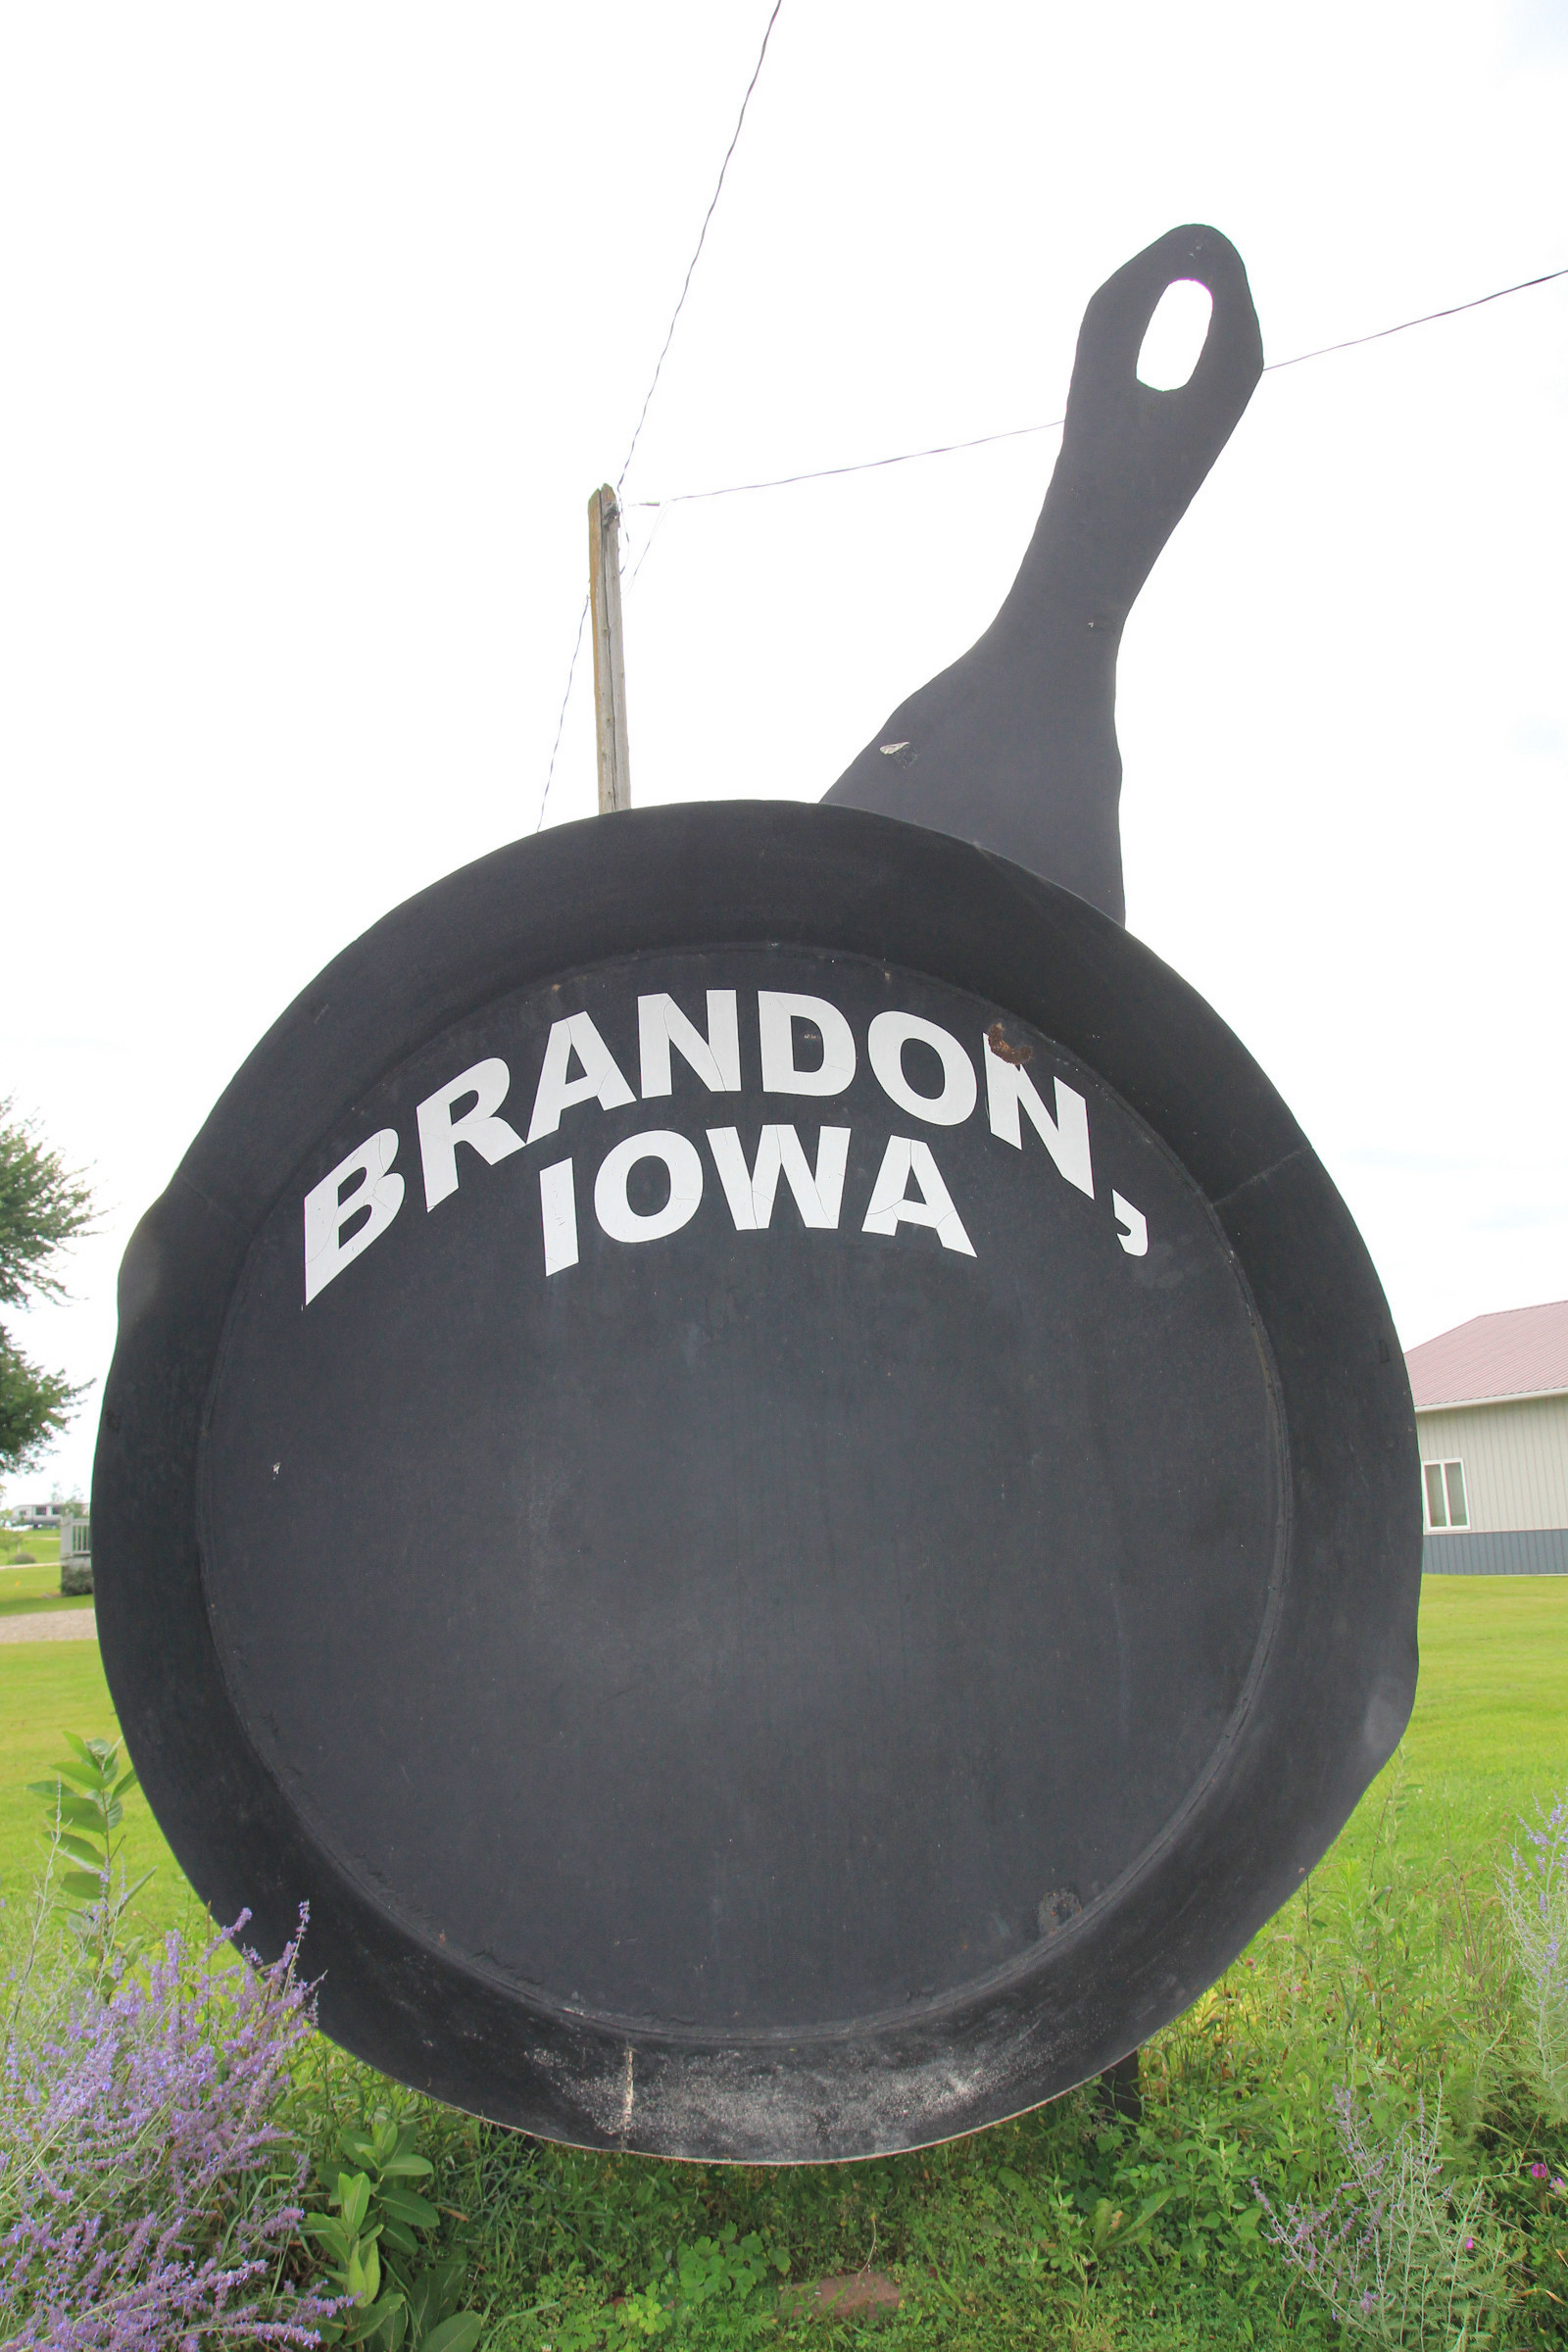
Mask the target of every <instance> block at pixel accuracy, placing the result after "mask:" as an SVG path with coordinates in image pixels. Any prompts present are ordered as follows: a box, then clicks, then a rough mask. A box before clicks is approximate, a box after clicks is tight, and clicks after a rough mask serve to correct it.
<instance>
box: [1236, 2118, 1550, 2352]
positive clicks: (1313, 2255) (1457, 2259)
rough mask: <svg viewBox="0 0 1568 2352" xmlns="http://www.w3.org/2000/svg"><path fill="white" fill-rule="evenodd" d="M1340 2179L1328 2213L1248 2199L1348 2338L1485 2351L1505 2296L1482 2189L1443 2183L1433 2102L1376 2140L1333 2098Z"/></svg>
mask: <svg viewBox="0 0 1568 2352" xmlns="http://www.w3.org/2000/svg"><path fill="white" fill-rule="evenodd" d="M1334 2111H1335V2133H1336V2137H1337V2139H1338V2141H1339V2149H1340V2155H1341V2159H1342V2163H1343V2168H1344V2171H1343V2178H1342V2179H1341V2180H1340V2183H1339V2185H1338V2187H1337V2188H1336V2189H1335V2191H1334V2193H1333V2195H1332V2196H1331V2197H1330V2198H1329V2200H1328V2202H1327V2204H1326V2205H1321V2206H1316V2205H1313V2204H1311V2203H1310V2202H1308V2203H1302V2204H1293V2205H1290V2206H1288V2207H1287V2208H1286V2209H1285V2211H1284V2212H1283V2213H1277V2212H1276V2211H1275V2209H1274V2207H1273V2205H1272V2204H1271V2203H1270V2201H1269V2199H1268V2196H1267V2195H1266V2193H1265V2192H1264V2190H1263V2189H1262V2188H1261V2187H1260V2186H1259V2185H1258V2184H1257V2182H1255V2181H1254V2182H1253V2184H1252V2185H1253V2190H1254V2193H1255V2195H1256V2197H1257V2200H1258V2203H1259V2204H1260V2205H1261V2206H1262V2207H1263V2210H1264V2214H1265V2216H1266V2219H1265V2222H1264V2235H1265V2236H1266V2237H1267V2238H1268V2239H1269V2240H1270V2242H1271V2243H1272V2244H1273V2245H1275V2246H1276V2247H1278V2249H1279V2251H1280V2253H1281V2254H1282V2255H1283V2256H1284V2258H1285V2260H1286V2262H1287V2263H1288V2264H1289V2266H1290V2268H1291V2269H1292V2270H1293V2271H1295V2272H1296V2273H1297V2275H1298V2276H1299V2278H1301V2279H1302V2280H1303V2281H1304V2282H1305V2283H1306V2284H1307V2285H1308V2286H1310V2287H1311V2288H1312V2289H1313V2291H1314V2292H1315V2293H1316V2294H1318V2295H1320V2296H1321V2297H1322V2299H1323V2301H1324V2302H1326V2303H1327V2305H1328V2307H1329V2309H1330V2310H1331V2311H1332V2313H1333V2314H1334V2317H1335V2318H1336V2319H1337V2320H1338V2321H1339V2322H1340V2325H1341V2326H1342V2327H1344V2329H1345V2331H1346V2333H1347V2334H1348V2335H1359V2336H1365V2337H1367V2338H1369V2339H1370V2340H1371V2341H1372V2342H1373V2343H1378V2344H1387V2345H1390V2346H1394V2345H1398V2346H1409V2347H1416V2346H1419V2347H1422V2352H1427V2348H1428V2347H1430V2352H1455V2348H1456V2347H1458V2346H1464V2347H1466V2352H1468V2347H1470V2346H1479V2345H1485V2344H1487V2343H1488V2342H1490V2340H1491V2338H1492V2334H1493V2331H1494V2329H1495V2325H1496V2322H1497V2318H1498V2315H1499V2312H1500V2310H1501V2307H1502V2303H1503V2299H1504V2295H1505V2292H1506V2269H1505V2260H1504V2253H1503V2248H1502V2245H1501V2241H1500V2237H1499V2233H1498V2231H1497V2229H1496V2227H1495V2217H1494V2215H1493V2212H1492V2209H1491V2205H1490V2202H1489V2200H1488V2197H1487V2192H1486V2187H1485V2185H1484V2183H1482V2182H1480V2181H1474V2182H1471V2183H1470V2184H1469V2185H1468V2187H1461V2186H1460V2185H1459V2184H1458V2183H1457V2182H1451V2181H1449V2180H1447V2179H1446V2164H1445V2159H1444V2156H1443V2152H1442V2145H1441V2142H1442V2108H1441V2101H1440V2102H1439V2103H1438V2104H1437V2105H1435V2107H1434V2110H1433V2114H1432V2119H1431V2121H1430V2123H1429V2122H1428V2120H1427V2113H1426V2107H1425V2103H1424V2102H1421V2103H1419V2104H1418V2108H1417V2113H1416V2117H1415V2120H1414V2121H1413V2122H1412V2123H1407V2124H1404V2125H1403V2126H1400V2127H1398V2128H1397V2129H1396V2130H1395V2131H1392V2132H1380V2131H1378V2130H1377V2128H1376V2127H1375V2125H1374V2124H1373V2122H1372V2119H1371V2118H1370V2117H1369V2116H1367V2115H1366V2114H1364V2113H1363V2112H1362V2111H1361V2110H1360V2108H1358V2106H1357V2104H1356V2102H1355V2099H1354V2098H1353V2096H1352V2094H1351V2093H1350V2092H1349V2091H1348V2090H1343V2089H1342V2090H1337V2091H1336V2092H1335V2094H1334Z"/></svg>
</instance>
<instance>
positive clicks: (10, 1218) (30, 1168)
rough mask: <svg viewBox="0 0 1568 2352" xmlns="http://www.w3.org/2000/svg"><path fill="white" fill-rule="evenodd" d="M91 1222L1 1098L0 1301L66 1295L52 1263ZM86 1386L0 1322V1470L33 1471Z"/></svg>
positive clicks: (54, 1155) (88, 1205)
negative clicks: (33, 1356)
mask: <svg viewBox="0 0 1568 2352" xmlns="http://www.w3.org/2000/svg"><path fill="white" fill-rule="evenodd" d="M91 1222H92V1200H91V1196H90V1195H89V1193H88V1191H87V1187H86V1186H85V1184H83V1183H82V1181H81V1179H80V1177H79V1176H76V1175H73V1173H72V1172H71V1171H70V1170H69V1169H68V1168H67V1167H66V1166H65V1164H64V1162H63V1161H62V1160H61V1158H60V1156H59V1153H58V1152H51V1151H50V1150H49V1148H48V1146H47V1145H46V1144H44V1143H41V1142H40V1141H39V1139H38V1137H37V1136H36V1135H34V1134H33V1133H32V1131H31V1129H30V1128H29V1127H28V1126H27V1125H26V1123H25V1121H24V1120H20V1119H14V1118H13V1116H12V1106H11V1103H9V1101H6V1102H0V1306H29V1305H31V1304H32V1302H33V1301H34V1300H35V1299H63V1298H64V1297H65V1285H64V1284H63V1283H62V1282H61V1280H60V1278H59V1276H58V1275H57V1274H54V1273H53V1272H51V1270H50V1269H51V1266H52V1264H53V1262H54V1260H55V1259H56V1257H57V1255H58V1253H59V1251H60V1250H63V1249H64V1247H65V1245H66V1244H67V1243H68V1242H70V1241H73V1240H74V1239H75V1237H76V1236H77V1235H78V1234H81V1233H85V1232H86V1231H87V1230H88V1228H89V1226H90V1224H91ZM84 1394H85V1391H84V1390H82V1389H79V1388H75V1389H73V1387H72V1385H71V1383H70V1382H69V1381H68V1380H67V1379H66V1378H65V1376H64V1374H63V1373H59V1372H45V1371H43V1370H41V1369H40V1367H39V1366H38V1365H37V1364H34V1363H31V1362H29V1361H28V1359H27V1357H26V1356H25V1355H24V1354H23V1353H22V1350H21V1349H20V1348H16V1347H14V1346H13V1345H12V1342H11V1335H10V1334H9V1332H7V1331H6V1330H5V1328H4V1327H3V1326H0V1474H9V1473H13V1472H16V1471H19V1470H31V1469H33V1468H35V1467H36V1465H37V1463H38V1461H39V1459H40V1458H41V1457H42V1455H43V1454H44V1453H46V1452H47V1451H48V1449H49V1446H51V1445H52V1444H53V1442H54V1440H55V1439H56V1438H57V1437H59V1436H60V1434H61V1433H62V1431H63V1430H65V1429H66V1428H67V1427H68V1426H69V1424H70V1421H71V1417H72V1414H73V1411H74V1410H75V1407H76V1405H77V1404H78V1403H79V1402H80V1400H81V1398H82V1397H83V1396H84Z"/></svg>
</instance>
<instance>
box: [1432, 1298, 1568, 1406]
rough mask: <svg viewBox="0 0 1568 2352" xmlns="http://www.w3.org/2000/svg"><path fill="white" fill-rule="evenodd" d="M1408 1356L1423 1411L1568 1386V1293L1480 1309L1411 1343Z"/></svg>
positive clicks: (1529, 1394) (1532, 1393)
mask: <svg viewBox="0 0 1568 2352" xmlns="http://www.w3.org/2000/svg"><path fill="white" fill-rule="evenodd" d="M1404 1361H1405V1366H1406V1369H1407V1370H1408V1372H1409V1375H1410V1393H1411V1395H1412V1396H1413V1397H1414V1398H1415V1401H1416V1409H1417V1410H1418V1411H1419V1410H1420V1409H1421V1408H1422V1407H1423V1406H1425V1405H1435V1404H1475V1403H1478V1402H1479V1401H1480V1400H1481V1399H1482V1398H1483V1397H1532V1396H1539V1395H1540V1394H1541V1392H1542V1391H1543V1390H1544V1389H1568V1299H1557V1300H1556V1301H1555V1302H1554V1303H1553V1304H1552V1305H1550V1306H1515V1307H1510V1308H1509V1309H1507V1310H1506V1311H1505V1312H1504V1313H1502V1314H1500V1315H1475V1316H1473V1317H1472V1318H1471V1320H1470V1321H1469V1322H1468V1323H1461V1324H1460V1325H1459V1326H1458V1328H1457V1329H1456V1330H1454V1331H1445V1332H1440V1333H1439V1335H1438V1337H1437V1338H1436V1339H1435V1340H1426V1341H1424V1342H1423V1343H1422V1345H1421V1346H1420V1347H1419V1348H1410V1349H1409V1350H1408V1351H1407V1353H1406V1355H1405V1359H1404Z"/></svg>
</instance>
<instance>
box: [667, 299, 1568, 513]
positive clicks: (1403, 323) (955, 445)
mask: <svg viewBox="0 0 1568 2352" xmlns="http://www.w3.org/2000/svg"><path fill="white" fill-rule="evenodd" d="M1559 277H1568V269H1563V270H1547V271H1546V272H1545V274H1544V276H1542V277H1525V278H1521V279H1520V281H1519V283H1518V284H1517V285H1514V286H1498V287H1497V288H1496V290H1495V292H1494V293H1491V294H1478V295H1476V297H1475V298H1474V300H1473V301H1471V302H1455V303H1452V304H1450V305H1449V307H1448V308H1447V309H1446V311H1427V312H1424V313H1423V315H1422V316H1421V317H1420V318H1419V319H1400V320H1399V322H1398V324H1397V326H1380V327H1378V328H1377V329H1376V330H1375V331H1374V332H1373V333H1372V334H1370V335H1350V336H1348V337H1347V339H1346V340H1345V341H1344V342H1343V343H1322V344H1319V346H1318V347H1317V349H1316V350H1315V351H1299V352H1297V353H1296V354H1295V355H1294V356H1293V357H1292V358H1291V359H1288V360H1270V361H1269V363H1268V365H1267V367H1266V368H1264V369H1263V373H1264V374H1265V375H1275V374H1277V373H1278V372H1279V370H1280V369H1281V368H1299V367H1301V366H1303V365H1304V363H1305V362H1306V361H1308V360H1324V359H1327V358H1329V357H1330V355H1331V354H1332V353H1334V352H1337V351H1355V350H1357V349H1358V348H1359V347H1360V345H1361V344H1363V343H1381V342H1383V341H1384V340H1385V338H1386V337H1388V336H1389V335H1403V334H1407V333H1408V332H1409V330H1410V328H1411V327H1412V326H1431V325H1432V324H1433V323H1434V322H1435V321H1436V320H1437V319H1457V318H1458V317H1459V315H1460V313H1461V312H1463V311H1479V310H1482V309H1484V308H1485V306H1486V305H1487V304H1488V303H1489V302H1501V301H1502V300H1503V298H1504V296H1506V295H1509V294H1526V293H1528V292H1529V291H1530V289H1531V288H1532V287H1533V286H1549V285H1550V284H1551V283H1552V282H1553V280H1554V279H1556V278H1559ZM1064 422H1065V419H1064V418H1063V417H1053V418H1052V419H1051V421H1050V422H1049V423H1048V424H1014V425H1010V426H1009V427H1008V428H1007V430H1006V431H1005V432H1001V433H979V434H977V435H976V437H975V438H974V440H972V441H942V442H939V443H938V444H937V445H936V446H935V447H934V448H932V449H904V450H900V451H899V452H898V454H897V455H896V456H894V457H891V458H862V459H860V460H859V462H858V464H856V465H853V466H821V467H819V468H818V469H817V470H816V471H814V472H811V473H781V474H777V475H775V476H773V477H772V478H771V479H769V480H767V481H761V482H726V483H724V484H723V485H722V486H721V487H720V488H718V489H716V490H677V491H675V492H674V493H673V494H672V495H671V496H670V497H668V498H636V499H631V500H629V501H628V504H629V505H631V506H634V507H687V506H692V505H694V504H696V503H697V502H698V501H699V500H701V499H709V498H742V497H745V496H746V495H747V494H748V493H749V492H751V491H753V490H789V489H793V488H794V486H795V484H796V483H797V482H828V481H833V480H835V479H836V478H837V477H838V476H839V475H840V474H846V473H875V472H877V471H878V470H879V468H880V467H882V466H912V465H913V464H914V463H915V461H916V460H917V459H920V458H948V457H952V456H954V455H955V454H956V452H957V451H959V450H963V449H986V448H988V447H989V446H990V445H991V443H992V442H995V441H1021V440H1023V439H1024V438H1025V437H1026V436H1027V435H1028V434H1030V433H1054V432H1056V431H1059V429H1060V427H1061V425H1062V424H1063V423H1064ZM644 552H645V553H646V550H645V551H644Z"/></svg>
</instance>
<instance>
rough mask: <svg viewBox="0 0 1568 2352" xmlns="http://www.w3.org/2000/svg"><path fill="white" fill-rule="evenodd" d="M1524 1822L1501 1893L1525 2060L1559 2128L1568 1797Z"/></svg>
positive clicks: (1566, 1985) (1565, 2008)
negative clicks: (1516, 1967) (1515, 1965)
mask: <svg viewBox="0 0 1568 2352" xmlns="http://www.w3.org/2000/svg"><path fill="white" fill-rule="evenodd" d="M1536 1812H1537V1819H1536V1822H1535V1825H1534V1826H1532V1825H1531V1824H1530V1823H1529V1822H1521V1824H1520V1827H1521V1829H1522V1830H1523V1831H1524V1841H1523V1843H1522V1844H1521V1845H1516V1846H1514V1847H1513V1849H1512V1851H1511V1853H1510V1855H1509V1859H1508V1867H1507V1869H1506V1870H1505V1871H1504V1872H1503V1874H1502V1879H1501V1882H1500V1886H1499V1888H1498V1891H1499V1893H1500V1895H1501V1897H1502V1908H1503V1914H1504V1916H1505V1918H1506V1919H1507V1922H1508V1931H1509V1935H1510V1936H1511V1938H1512V1942H1513V1947H1514V1956H1515V1958H1516V1960H1517V1961H1518V1964H1519V2003H1520V2012H1521V2024H1522V2027H1523V2041H1524V2054H1525V2059H1526V2063H1527V2065H1528V2067H1529V2070H1530V2074H1531V2076H1532V2078H1533V2081H1534V2082H1535V2086H1536V2088H1537V2090H1538V2091H1539V2092H1540V2095H1541V2099H1542V2103H1543V2105H1544V2108H1545V2111H1546V2113H1547V2115H1548V2116H1549V2117H1550V2118H1551V2120H1552V2122H1553V2123H1556V2124H1565V2123H1568V1796H1563V1797H1559V1798H1558V1799H1557V1802H1556V1803H1555V1804H1554V1805H1553V1806H1552V1808H1551V1811H1550V1812H1549V1813H1547V1812H1546V1811H1544V1809H1543V1808H1542V1807H1541V1806H1539V1805H1538V1806H1537V1808H1536Z"/></svg>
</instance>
